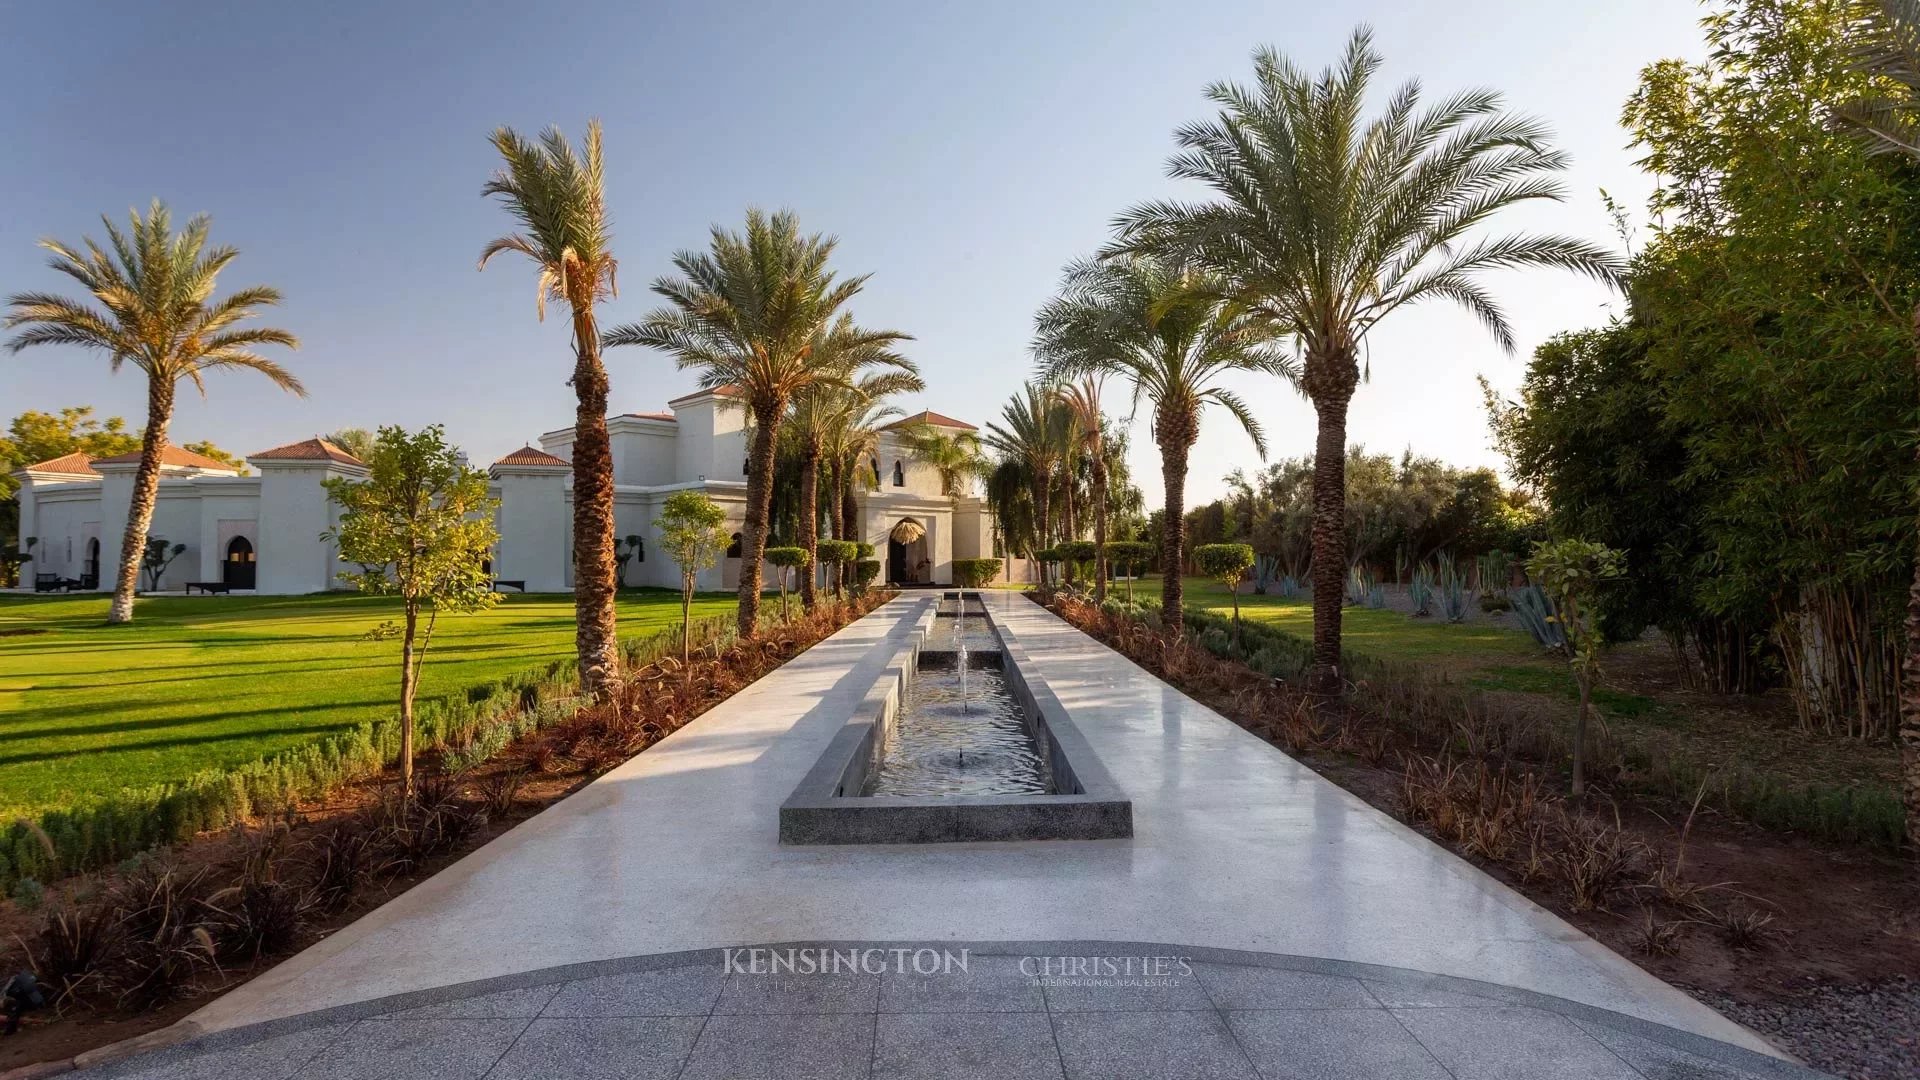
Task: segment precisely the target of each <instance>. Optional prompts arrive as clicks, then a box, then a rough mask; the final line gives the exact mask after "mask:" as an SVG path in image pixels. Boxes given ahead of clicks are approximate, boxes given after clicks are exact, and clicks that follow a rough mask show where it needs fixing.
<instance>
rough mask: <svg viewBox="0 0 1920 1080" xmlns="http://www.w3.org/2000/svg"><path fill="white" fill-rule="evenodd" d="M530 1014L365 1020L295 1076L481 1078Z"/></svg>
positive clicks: (303, 1079) (317, 1079) (309, 1079)
mask: <svg viewBox="0 0 1920 1080" xmlns="http://www.w3.org/2000/svg"><path fill="white" fill-rule="evenodd" d="M527 1024H528V1021H526V1020H362V1021H360V1022H359V1023H357V1024H355V1025H353V1029H352V1030H351V1031H349V1032H347V1034H346V1035H344V1036H342V1037H341V1038H339V1039H337V1040H335V1041H334V1042H333V1043H332V1044H331V1045H329V1046H328V1047H327V1048H326V1049H324V1050H322V1051H320V1053H319V1054H317V1055H316V1056H315V1057H314V1059H313V1060H312V1061H310V1062H308V1063H307V1065H306V1067H305V1068H303V1069H301V1070H300V1071H299V1072H297V1073H295V1074H294V1077H295V1080H420V1078H422V1077H432V1078H433V1080H480V1077H482V1076H485V1075H486V1072H487V1070H488V1069H490V1068H492V1067H493V1063H494V1062H496V1061H499V1060H500V1055H502V1054H504V1053H506V1052H507V1047H509V1046H511V1045H513V1040H514V1039H515V1038H516V1037H518V1036H519V1034H520V1033H521V1032H522V1031H524V1030H526V1027H527Z"/></svg>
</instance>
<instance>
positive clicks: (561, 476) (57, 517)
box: [14, 387, 994, 594]
mask: <svg viewBox="0 0 1920 1080" xmlns="http://www.w3.org/2000/svg"><path fill="white" fill-rule="evenodd" d="M732 398H733V392H732V391H731V390H730V388H727V387H721V388H719V389H718V390H702V391H698V392H696V393H693V394H688V395H686V396H685V397H680V398H676V399H674V400H673V401H671V402H669V403H668V409H669V410H670V411H668V412H658V413H626V414H623V415H620V416H614V417H611V418H609V419H608V421H607V429H608V433H609V435H610V436H611V439H612V445H613V479H614V526H615V528H614V532H615V535H616V536H617V537H619V538H620V539H621V541H622V546H621V550H622V551H623V552H628V553H629V554H628V557H627V559H626V561H625V563H624V564H623V566H622V578H621V580H622V583H623V584H625V585H656V586H664V587H677V586H678V585H679V583H680V576H679V569H678V568H677V567H676V566H675V565H674V564H673V562H672V561H671V560H670V559H667V558H666V557H665V556H664V555H663V554H662V553H661V550H660V546H659V530H658V529H656V528H655V526H654V519H655V518H657V517H659V516H660V510H661V506H662V504H663V503H664V502H665V501H666V499H667V497H668V496H670V495H672V494H673V493H675V492H677V491H682V490H686V489H689V488H692V489H699V490H703V491H705V492H706V494H707V495H708V496H709V497H710V498H712V499H713V500H714V501H715V502H716V503H718V504H719V505H720V506H721V507H722V508H723V509H724V510H725V511H726V514H727V520H728V530H729V531H730V532H733V533H735V534H736V539H737V534H738V532H739V531H740V530H741V528H742V527H743V523H744V521H745V512H746V489H747V485H746V476H745V471H746V468H745V467H746V461H747V432H746V412H745V410H744V409H741V408H739V407H737V406H736V405H734V403H733V401H732ZM909 428H922V429H926V430H932V431H934V432H937V433H939V434H942V435H947V436H954V435H959V434H962V433H965V432H970V431H972V430H973V428H972V425H970V424H966V423H964V422H962V421H958V420H954V419H952V418H950V417H945V416H941V415H940V414H938V413H932V412H925V413H920V414H918V415H916V416H912V417H908V418H907V419H905V420H902V421H900V422H899V423H897V424H895V425H893V426H892V428H890V429H888V430H887V431H886V432H884V433H883V435H882V438H881V439H880V442H879V446H878V452H877V453H876V454H875V455H873V457H872V458H871V460H870V461H869V462H868V468H869V470H870V471H871V473H872V475H871V476H870V477H867V479H868V480H869V482H870V483H872V485H873V486H872V487H870V488H869V487H868V486H867V485H860V486H859V487H858V488H857V490H856V496H855V497H856V501H857V503H858V505H859V511H860V512H859V522H858V528H859V533H860V538H861V539H864V540H866V541H868V542H870V543H872V544H873V545H874V549H875V553H876V557H877V558H879V559H880V560H881V561H882V578H883V580H886V581H888V582H892V583H896V584H937V585H945V584H951V583H952V581H953V561H954V560H955V559H969V558H979V557H984V556H988V555H991V554H992V553H993V551H992V549H993V536H994V530H993V519H992V514H991V512H990V511H989V510H988V509H987V506H986V503H985V501H984V500H983V499H981V498H980V496H979V492H978V491H977V490H976V489H974V488H973V487H972V482H971V481H969V482H968V485H969V486H968V489H967V490H966V491H964V492H962V493H960V494H958V495H948V494H945V493H944V492H943V491H942V487H941V479H940V475H939V473H938V472H937V471H936V470H934V469H933V468H931V467H929V466H927V465H925V464H924V463H922V462H919V461H917V460H915V459H914V457H913V455H912V453H911V451H910V450H909V448H908V445H907V441H906V439H905V432H906V430H907V429H909ZM572 448H573V429H572V428H562V429H560V430H557V431H550V432H548V433H546V434H544V435H542V436H540V438H539V446H538V447H535V446H532V445H528V446H526V447H523V448H522V449H520V450H516V451H514V452H513V453H511V454H508V455H507V456H506V457H503V458H501V459H500V460H499V461H497V462H494V463H493V465H492V466H491V467H490V468H489V469H488V470H487V472H488V475H489V476H490V477H491V478H492V481H493V485H492V486H493V494H494V495H495V496H496V497H497V498H499V500H500V509H499V511H498V514H497V516H496V520H495V524H496V526H497V527H498V529H499V532H500V540H499V543H498V545H497V547H496V548H495V550H494V554H493V559H492V564H491V570H492V573H493V575H494V577H495V578H496V579H497V580H498V581H500V582H501V583H502V586H501V587H503V588H513V587H516V586H518V587H520V588H522V589H523V590H524V591H526V592H566V591H569V590H571V589H572V588H573V567H572V554H573V537H572V525H573V510H572V500H573V490H572V489H573V484H572V465H571V464H570V462H569V458H570V456H571V453H572ZM247 464H248V465H249V466H251V467H252V469H253V471H254V472H255V473H257V475H251V476H242V475H239V473H238V472H237V471H236V470H234V469H232V468H230V467H228V466H227V465H225V464H223V463H222V462H219V461H216V460H214V459H212V458H207V457H203V456H201V455H199V454H194V453H191V452H189V451H186V450H182V449H180V448H178V447H169V448H167V451H166V453H165V454H164V456H163V458H162V462H161V478H160V489H159V494H158V497H157V499H156V502H155V507H154V515H153V524H152V526H151V528H150V529H149V532H148V535H149V536H150V537H157V538H160V539H163V540H165V541H166V542H167V543H168V545H169V546H171V545H174V544H184V545H185V546H186V550H185V551H184V552H183V553H181V555H180V556H179V557H178V558H176V559H175V560H174V561H173V562H172V563H171V564H170V565H169V566H168V567H167V569H166V571H165V573H164V574H163V575H162V576H161V578H160V581H159V588H158V591H161V592H176V591H181V590H185V589H187V588H188V587H189V586H195V587H200V586H207V585H213V586H217V587H220V588H224V589H227V590H230V591H234V592H255V593H262V594H268V593H271V594H296V593H309V592H321V591H324V590H327V589H337V588H341V587H342V585H341V583H340V581H339V578H338V574H339V573H340V571H341V570H342V569H344V568H343V567H342V566H341V564H340V562H339V552H338V549H337V548H336V547H335V546H334V545H332V544H330V543H328V542H327V541H326V540H324V539H323V538H322V536H323V534H324V533H326V532H327V531H328V530H330V529H331V528H332V527H333V525H334V524H335V523H336V522H337V520H338V508H337V507H335V506H334V505H333V504H332V503H331V502H329V501H328V499H327V493H326V489H325V488H324V486H323V484H322V482H323V481H325V480H327V479H328V478H331V477H345V478H358V477H363V476H365V475H366V469H365V467H364V466H363V465H362V464H361V463H360V461H359V460H358V459H356V458H354V457H353V455H351V454H349V453H347V452H346V451H345V450H342V449H341V448H340V447H338V446H336V445H334V444H333V443H330V442H328V441H326V440H325V439H320V438H314V439H309V440H306V441H305V442H298V443H291V444H288V445H286V446H279V447H274V448H273V449H271V450H264V451H261V452H260V453H257V454H253V455H251V456H249V457H248V458H247ZM138 466H139V455H138V454H137V453H135V454H124V455H119V456H116V457H110V458H99V459H93V458H88V457H86V456H85V455H82V454H71V455H68V456H67V457H63V458H57V459H54V460H52V461H43V462H39V463H37V464H33V465H28V466H26V467H25V468H23V469H20V470H18V471H17V472H16V473H15V474H14V475H16V476H17V477H19V479H20V481H21V483H20V536H21V546H22V549H23V550H24V551H25V552H26V554H27V555H29V556H30V559H31V561H29V562H28V563H27V564H26V566H25V567H23V569H22V571H21V584H22V585H23V586H26V587H42V588H69V589H81V590H89V591H94V590H97V591H101V592H111V591H112V589H113V576H114V573H115V570H116V568H117V567H118V566H119V558H120V551H119V548H120V541H121V536H122V534H123V533H124V532H125V529H126V520H127V512H128V508H129V506H130V504H131V502H132V493H133V473H134V470H135V469H136V468H138ZM823 497H824V493H823ZM906 522H910V523H912V524H913V525H915V526H918V528H917V529H913V528H908V529H900V528H899V526H900V525H901V524H902V523H906ZM915 533H918V534H919V535H918V537H917V538H916V539H914V540H913V541H912V542H911V543H902V542H900V541H899V540H896V539H894V537H895V535H896V534H902V535H912V534H915ZM629 538H638V541H639V542H638V544H637V545H635V544H632V543H630V542H629ZM768 570H769V571H771V568H768ZM739 580H740V559H739V557H738V554H737V551H736V552H733V553H730V554H729V555H728V556H727V557H724V558H722V559H721V560H720V563H719V565H717V566H715V567H714V568H712V569H710V570H707V571H704V572H703V573H702V574H701V576H700V580H699V587H700V588H702V589H710V590H721V589H733V588H737V587H738V584H739ZM141 584H142V587H143V588H145V587H146V585H147V582H146V581H145V579H144V577H143V580H142V582H141ZM765 585H766V587H768V588H772V587H774V585H775V583H774V581H773V579H772V577H771V574H770V573H769V576H768V577H767V579H766V581H765Z"/></svg>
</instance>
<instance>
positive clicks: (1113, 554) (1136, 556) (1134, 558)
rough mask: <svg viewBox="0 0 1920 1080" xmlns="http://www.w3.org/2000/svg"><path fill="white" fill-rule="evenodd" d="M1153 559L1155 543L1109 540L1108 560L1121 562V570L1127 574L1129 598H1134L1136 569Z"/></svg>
mask: <svg viewBox="0 0 1920 1080" xmlns="http://www.w3.org/2000/svg"><path fill="white" fill-rule="evenodd" d="M1152 559H1153V545H1152V544H1149V543H1147V542H1146V541H1144V540H1109V541H1107V561H1108V562H1110V563H1119V564H1120V572H1121V573H1123V574H1125V575H1126V576H1127V599H1128V600H1129V601H1131V600H1132V599H1133V579H1134V578H1135V577H1137V576H1138V574H1137V573H1136V571H1138V570H1139V569H1140V568H1142V567H1144V566H1146V565H1147V563H1148V562H1150V561H1152Z"/></svg>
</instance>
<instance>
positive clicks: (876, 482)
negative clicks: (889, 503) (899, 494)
mask: <svg viewBox="0 0 1920 1080" xmlns="http://www.w3.org/2000/svg"><path fill="white" fill-rule="evenodd" d="M867 464H868V465H869V466H871V467H872V468H873V486H874V487H879V486H880V459H879V458H868V459H867Z"/></svg>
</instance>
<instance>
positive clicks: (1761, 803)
mask: <svg viewBox="0 0 1920 1080" xmlns="http://www.w3.org/2000/svg"><path fill="white" fill-rule="evenodd" d="M1106 606H1107V609H1108V610H1109V611H1111V612H1114V613H1116V614H1124V615H1127V616H1130V617H1132V618H1134V619H1136V620H1138V621H1141V622H1145V623H1147V624H1149V625H1157V624H1158V622H1159V610H1158V605H1153V604H1147V603H1134V604H1128V603H1127V602H1126V601H1125V600H1123V599H1117V598H1109V599H1108V600H1107V604H1106ZM1183 619H1184V621H1185V623H1186V628H1187V631H1188V633H1189V634H1191V635H1192V637H1193V639H1194V641H1195V643H1196V644H1198V645H1199V646H1200V647H1201V648H1203V649H1205V650H1207V651H1208V652H1209V653H1211V654H1213V655H1214V656H1217V657H1220V658H1221V659H1226V660H1236V661H1239V662H1241V663H1244V664H1246V665H1247V666H1248V667H1250V668H1253V669H1254V670H1255V671H1258V672H1260V673H1261V674H1262V675H1265V676H1267V677H1269V678H1274V679H1281V680H1284V681H1287V682H1295V681H1298V680H1300V679H1301V678H1303V677H1304V676H1305V675H1306V672H1307V669H1308V668H1309V667H1310V666H1311V665H1312V662H1313V644H1312V642H1311V641H1309V640H1308V639H1306V638H1303V637H1300V636H1299V635H1297V634H1291V633H1288V632H1287V631H1285V630H1280V629H1277V628H1275V627H1273V626H1271V625H1269V624H1266V623H1261V622H1258V621H1250V620H1245V621H1242V623H1241V625H1240V629H1241V635H1242V636H1241V639H1240V640H1239V641H1236V640H1235V636H1234V628H1233V622H1232V620H1231V619H1228V618H1226V617H1225V616H1221V615H1216V614H1214V613H1213V612H1210V611H1205V610H1202V609H1198V608H1188V609H1187V610H1186V612H1185V614H1184V616H1183ZM1343 664H1344V666H1345V669H1346V677H1347V679H1348V680H1349V681H1350V682H1351V683H1352V684H1353V687H1354V689H1353V698H1352V700H1353V701H1354V703H1355V704H1356V705H1358V706H1360V707H1361V708H1362V709H1365V710H1366V711H1367V712H1368V713H1369V714H1371V715H1374V716H1376V717H1378V718H1380V719H1381V720H1382V721H1384V722H1385V723H1387V724H1388V725H1389V726H1391V727H1393V728H1394V729H1396V730H1398V731H1400V732H1402V733H1403V734H1405V735H1407V736H1409V737H1410V738H1412V739H1414V741H1415V742H1416V743H1418V744H1420V745H1422V746H1428V747H1439V748H1446V747H1448V746H1450V745H1451V744H1456V743H1461V742H1472V743H1476V744H1478V745H1475V746H1470V747H1456V748H1458V749H1469V750H1478V751H1485V750H1486V749H1488V748H1489V747H1492V748H1495V749H1499V750H1501V751H1503V752H1509V753H1512V754H1514V755H1516V756H1519V757H1522V758H1525V759H1527V760H1531V761H1537V762H1541V763H1546V764H1551V765H1555V766H1556V767H1557V766H1558V764H1559V763H1562V762H1565V761H1567V760H1570V758H1571V757H1572V753H1573V743H1572V732H1571V730H1569V729H1568V728H1567V726H1566V725H1561V724H1550V723H1541V722H1540V718H1539V716H1538V715H1536V714H1535V713H1534V712H1532V711H1530V710H1527V709H1525V708H1522V707H1519V706H1509V705H1506V704H1503V703H1499V702H1496V701H1494V700H1492V699H1490V698H1488V697H1487V696H1486V695H1485V694H1482V693H1480V692H1477V691H1474V690H1471V689H1468V688H1466V687H1462V686H1460V685H1458V684H1455V683H1452V682H1449V681H1447V680H1446V679H1444V678H1440V677H1436V676H1434V675H1433V674H1430V673H1428V672H1425V671H1422V670H1419V669H1417V668H1414V667H1411V666H1408V665H1404V664H1394V663H1391V662H1388V661H1383V660H1379V659H1377V658H1374V657H1369V656H1364V655H1358V654H1355V653H1353V652H1351V651H1349V652H1347V653H1345V654H1343ZM1587 753H1588V755H1589V757H1588V760H1589V761H1591V762H1593V763H1594V765H1593V766H1592V768H1593V771H1594V773H1595V774H1596V775H1602V776H1608V777H1610V778H1611V782H1613V783H1614V784H1616V785H1622V786H1625V787H1628V788H1631V789H1636V790H1640V791H1643V792H1645V793H1647V794H1650V795H1654V796H1658V797H1665V798H1673V799H1678V800H1680V801H1683V802H1688V803H1690V802H1691V801H1692V800H1693V798H1694V797H1695V796H1696V795H1697V794H1699V793H1700V792H1702V791H1703V790H1704V791H1705V793H1706V794H1705V803H1704V805H1709V806H1713V807H1715V808H1716V809H1719V810H1721V811H1722V812H1724V813H1727V814H1729V815H1731V816H1733V817H1737V818H1739V819H1741V820H1743V821H1747V822H1750V823H1752V824H1754V825H1758V826H1760V827H1762V828H1766V829H1772V830H1775V831H1793V832H1801V833H1805V834H1807V835H1810V836H1815V837H1819V838H1822V839H1825V840H1832V841H1836V842H1839V843H1845V844H1859V845H1864V846H1869V847H1877V848H1884V849H1888V850H1893V849H1897V848H1899V847H1900V844H1901V838H1902V836H1903V835H1904V833H1905V819H1904V814H1903V810H1902V807H1901V804H1900V798H1899V795H1898V793H1897V792H1895V791H1894V790H1893V789H1892V788H1891V787H1890V786H1886V785H1866V784H1851V785H1842V784H1831V783H1800V784H1794V783H1787V782H1783V781H1781V780H1780V779H1779V778H1778V777H1775V776H1770V775H1767V774H1765V773H1761V772H1757V771H1754V770H1752V769H1745V768H1734V769H1729V768H1726V767H1723V766H1715V765H1710V764H1707V763H1703V762H1699V761H1696V760H1693V759H1691V758H1688V757H1685V756H1681V755H1675V754H1670V753H1660V754H1655V753H1654V752H1652V751H1651V750H1650V749H1649V748H1648V747H1646V746H1644V745H1641V744H1638V743H1635V742H1632V741H1630V740H1627V739H1623V738H1621V737H1620V736H1618V735H1615V734H1612V733H1603V732H1598V731H1596V732H1593V733H1591V734H1590V735H1589V743H1588V749H1587Z"/></svg>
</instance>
